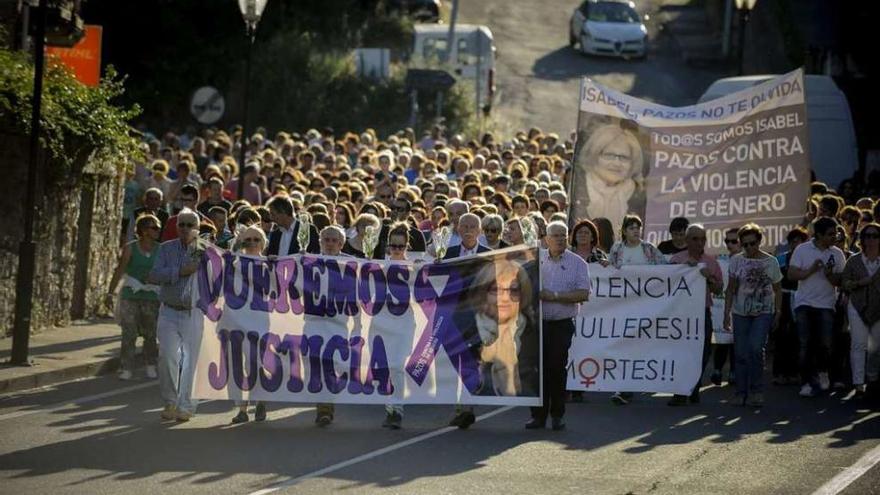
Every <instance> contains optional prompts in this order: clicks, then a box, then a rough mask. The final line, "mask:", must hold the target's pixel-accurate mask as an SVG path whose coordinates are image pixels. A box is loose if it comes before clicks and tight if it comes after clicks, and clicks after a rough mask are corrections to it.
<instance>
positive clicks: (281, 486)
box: [249, 406, 515, 495]
mask: <svg viewBox="0 0 880 495" xmlns="http://www.w3.org/2000/svg"><path fill="white" fill-rule="evenodd" d="M514 407H515V406H504V407H500V408H498V409H495V410H494V411H490V412H487V413H486V414H483V415H481V416H477V421H482V420H484V419H489V418H491V417H492V416H497V415H498V414H501V413H504V412H507V411H509V410H511V409H513V408H514ZM457 429H458V428H457V427H455V426H447V427H445V428H440V429H439V430H434V431H430V432H428V433H424V434H421V435H419V436H417V437H413V438H410V439H409V440H404V441H402V442H398V443H395V444H392V445H389V446H387V447H382V448H381V449H378V450H374V451H372V452H367V453H366V454H363V455H359V456H357V457H353V458H351V459H349V460H347V461H342V462H340V463H338V464H333V465H332V466H327V467H325V468H322V469H318V470H317V471H312V472H311V473H307V474H304V475H302V476H299V477H296V478H293V479H292V480H287V481H284V482H281V483H278V484H276V485H272V486H269V487H267V488H263V489H262V490H258V491H255V492H252V493H250V494H249V495H268V494H269V493H274V492H277V491H278V490H282V489H284V488H289V487H291V486H293V485H296V484H297V483H300V482H302V481H305V480H307V479H310V478H317V477H318V476H323V475H325V474H328V473H332V472H334V471H339V470H340V469H345V468H347V467H349V466H353V465H355V464H359V463H361V462H364V461H368V460H370V459H375V458H376V457H379V456H382V455H385V454H388V453H390V452H394V451H395V450H400V449H402V448H404V447H409V446H410V445H414V444H417V443H419V442H424V441H425V440H430V439H432V438H434V437H439V436H440V435H443V434H445V433H449V432H452V431H455V430H457Z"/></svg>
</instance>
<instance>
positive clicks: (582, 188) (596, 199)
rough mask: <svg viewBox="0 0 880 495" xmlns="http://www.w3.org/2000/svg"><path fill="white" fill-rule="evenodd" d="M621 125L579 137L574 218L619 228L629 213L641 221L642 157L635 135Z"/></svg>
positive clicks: (643, 210) (585, 133) (644, 199)
mask: <svg viewBox="0 0 880 495" xmlns="http://www.w3.org/2000/svg"><path fill="white" fill-rule="evenodd" d="M623 123H624V121H620V122H619V123H610V124H603V125H600V126H598V127H596V128H595V129H594V130H593V131H592V132H589V133H588V132H583V131H581V132H579V133H578V141H581V140H586V143H585V144H584V145H583V147H581V148H580V149H579V151H578V154H577V156H576V158H575V163H576V165H575V167H576V169H579V170H578V174H577V178H578V180H577V181H576V182H575V184H574V191H573V194H572V198H573V203H574V204H573V207H574V208H573V211H572V217H573V218H591V219H592V218H599V217H604V218H607V219H609V220H611V224H612V225H620V223H621V222H622V221H623V217H624V216H626V215H627V214H628V213H635V214H638V215H639V216H640V217H644V215H645V201H646V198H645V185H644V177H643V170H642V167H643V165H644V153H643V152H642V146H641V144H640V143H639V139H638V137H637V135H636V133H635V132H633V131H632V130H629V129H627V128H626V127H625V126H624V125H622V124H623Z"/></svg>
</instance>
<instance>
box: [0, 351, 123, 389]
mask: <svg viewBox="0 0 880 495" xmlns="http://www.w3.org/2000/svg"><path fill="white" fill-rule="evenodd" d="M39 366H40V365H39V363H38V364H35V365H33V367H34V368H39ZM8 367H10V366H9V365H8V364H7V365H4V368H8ZM118 368H119V357H118V356H117V357H111V358H106V359H99V360H93V361H88V362H84V363H78V364H75V365H73V366H68V367H65V368H57V369H47V370H45V371H42V372H41V371H36V372H35V373H30V374H27V375H23V376H16V377H11V378H6V379H0V394H8V393H12V392H22V391H26V390H31V389H35V388H39V387H45V386H47V385H54V384H56V383H61V382H68V381H72V380H77V379H80V378H90V377H94V376H101V375H106V374H108V373H112V372H114V371H116V370H117V369H118Z"/></svg>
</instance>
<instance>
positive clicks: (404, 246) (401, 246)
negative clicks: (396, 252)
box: [388, 244, 406, 250]
mask: <svg viewBox="0 0 880 495" xmlns="http://www.w3.org/2000/svg"><path fill="white" fill-rule="evenodd" d="M388 247H389V248H391V249H401V250H402V249H406V244H389V245H388Z"/></svg>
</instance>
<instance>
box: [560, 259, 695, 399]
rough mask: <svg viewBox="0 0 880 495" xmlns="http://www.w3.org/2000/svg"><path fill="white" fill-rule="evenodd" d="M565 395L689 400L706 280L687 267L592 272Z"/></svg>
mask: <svg viewBox="0 0 880 495" xmlns="http://www.w3.org/2000/svg"><path fill="white" fill-rule="evenodd" d="M590 276H591V277H592V279H591V283H592V287H593V290H592V294H591V295H590V300H589V301H588V302H586V303H584V304H583V305H581V310H580V313H579V314H578V316H577V319H576V321H575V334H574V338H573V339H572V344H571V350H570V351H569V365H568V371H569V373H568V389H569V390H586V391H591V392H671V393H676V394H690V392H691V389H692V388H693V387H694V385H695V384H696V383H697V380H698V379H699V377H700V375H701V374H702V370H701V368H702V366H701V364H702V354H703V340H704V332H705V324H706V321H705V316H706V315H705V312H706V279H705V278H703V276H702V275H700V271H699V268H692V267H689V266H687V265H660V266H648V265H645V266H624V267H623V268H620V269H616V268H613V267H608V268H603V267H602V266H600V265H590Z"/></svg>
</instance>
